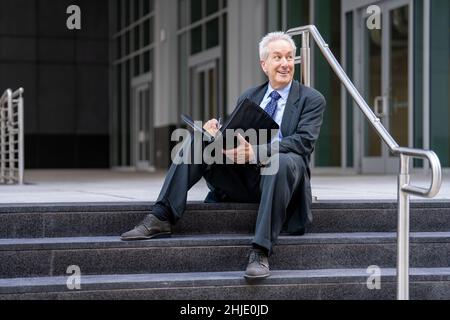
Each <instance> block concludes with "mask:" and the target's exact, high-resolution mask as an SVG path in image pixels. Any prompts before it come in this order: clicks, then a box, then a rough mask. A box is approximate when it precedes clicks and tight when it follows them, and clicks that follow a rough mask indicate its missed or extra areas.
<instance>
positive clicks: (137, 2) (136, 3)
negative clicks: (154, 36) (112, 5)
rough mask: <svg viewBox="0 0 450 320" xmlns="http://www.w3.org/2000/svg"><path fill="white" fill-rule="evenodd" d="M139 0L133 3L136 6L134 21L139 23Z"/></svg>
mask: <svg viewBox="0 0 450 320" xmlns="http://www.w3.org/2000/svg"><path fill="white" fill-rule="evenodd" d="M139 2H140V1H139V0H134V1H133V5H134V16H133V21H137V20H139V18H140V15H139Z"/></svg>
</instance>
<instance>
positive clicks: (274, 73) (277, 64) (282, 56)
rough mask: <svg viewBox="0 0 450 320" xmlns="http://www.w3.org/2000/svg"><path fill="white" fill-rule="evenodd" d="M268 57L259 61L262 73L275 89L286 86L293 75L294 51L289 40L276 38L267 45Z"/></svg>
mask: <svg viewBox="0 0 450 320" xmlns="http://www.w3.org/2000/svg"><path fill="white" fill-rule="evenodd" d="M268 49H269V57H268V58H267V59H266V60H265V61H261V67H262V69H263V71H264V73H265V74H266V75H267V76H268V77H269V81H270V85H271V86H272V88H274V89H275V90H278V89H282V88H284V87H285V86H287V85H288V84H289V83H290V82H291V81H292V78H293V77H294V71H295V68H294V58H295V57H294V52H293V49H292V46H291V45H290V44H289V42H287V41H285V40H277V41H273V42H270V43H269V45H268Z"/></svg>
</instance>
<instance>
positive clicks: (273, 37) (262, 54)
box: [259, 31, 297, 61]
mask: <svg viewBox="0 0 450 320" xmlns="http://www.w3.org/2000/svg"><path fill="white" fill-rule="evenodd" d="M278 40H284V41H287V42H288V43H289V44H290V45H291V46H292V51H293V53H294V56H295V54H296V52H297V46H296V45H295V42H294V40H293V39H292V37H291V36H290V35H288V34H287V33H284V32H282V31H277V32H271V33H268V34H266V35H265V36H264V38H262V40H261V42H260V43H259V58H260V60H261V61H265V60H267V58H268V57H269V43H271V42H274V41H278Z"/></svg>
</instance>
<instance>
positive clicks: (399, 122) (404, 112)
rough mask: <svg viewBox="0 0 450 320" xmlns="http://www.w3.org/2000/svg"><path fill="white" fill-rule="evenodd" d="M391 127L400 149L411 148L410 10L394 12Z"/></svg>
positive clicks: (392, 17)
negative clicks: (409, 122)
mask: <svg viewBox="0 0 450 320" xmlns="http://www.w3.org/2000/svg"><path fill="white" fill-rule="evenodd" d="M389 25H390V26H389V27H390V30H391V39H390V40H391V41H390V44H391V45H390V48H389V51H390V53H389V57H390V70H389V76H390V94H389V112H390V114H389V128H390V132H391V134H392V136H393V138H394V139H395V140H396V141H397V143H398V144H399V145H400V146H408V110H409V95H408V83H409V68H408V47H409V7H408V6H404V7H401V8H397V9H395V10H392V11H391V15H390V21H389Z"/></svg>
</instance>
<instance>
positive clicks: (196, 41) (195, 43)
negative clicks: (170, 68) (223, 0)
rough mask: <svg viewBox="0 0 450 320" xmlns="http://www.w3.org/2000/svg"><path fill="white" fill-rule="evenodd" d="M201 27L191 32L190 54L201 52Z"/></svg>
mask: <svg viewBox="0 0 450 320" xmlns="http://www.w3.org/2000/svg"><path fill="white" fill-rule="evenodd" d="M202 47H203V46H202V27H201V26H200V27H197V28H195V29H192V30H191V54H196V53H199V52H200V51H202Z"/></svg>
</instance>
